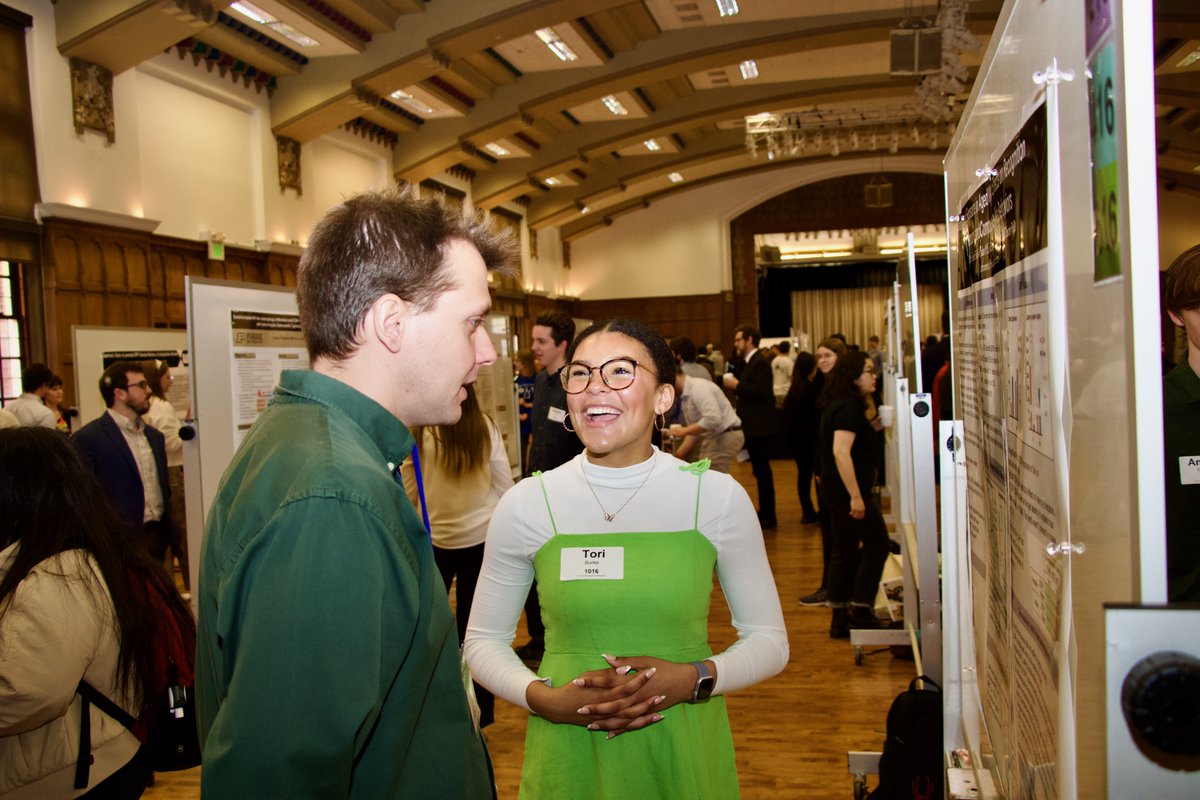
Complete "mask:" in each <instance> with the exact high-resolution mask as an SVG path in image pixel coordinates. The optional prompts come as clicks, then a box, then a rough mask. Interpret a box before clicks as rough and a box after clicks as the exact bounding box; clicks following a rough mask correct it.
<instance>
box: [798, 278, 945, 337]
mask: <svg viewBox="0 0 1200 800" xmlns="http://www.w3.org/2000/svg"><path fill="white" fill-rule="evenodd" d="M891 294H892V289H891V287H890V286H870V287H865V288H858V289H815V290H810V291H803V292H792V326H793V327H794V328H795V330H796V333H797V334H798V335H799V334H807V335H808V338H809V341H810V342H811V343H812V349H816V346H817V342H819V341H821V340H822V339H824V338H825V337H827V336H829V334H831V333H844V334H845V335H846V341H847V342H849V343H850V344H857V345H859V346H861V347H862V348H863V349H864V350H865V349H866V347H867V339H868V338H870V337H871V336H878V337H879V340H880V341H881V342H886V341H887V335H886V334H887V332H886V331H885V330H884V325H885V322H884V313H885V311H886V309H887V300H888V298H889V297H890V296H891ZM945 296H946V287H944V286H941V285H940V284H919V285H918V286H917V307H918V313H919V314H920V317H921V338H922V339H924V338H926V337H928V336H929V335H931V334H934V335H936V334H939V333H941V331H942V309H943V308H944V306H945Z"/></svg>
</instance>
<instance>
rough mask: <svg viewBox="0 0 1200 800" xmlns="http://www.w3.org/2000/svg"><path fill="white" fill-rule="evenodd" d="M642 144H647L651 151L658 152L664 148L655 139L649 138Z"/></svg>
mask: <svg viewBox="0 0 1200 800" xmlns="http://www.w3.org/2000/svg"><path fill="white" fill-rule="evenodd" d="M642 144H644V145H646V149H647V150H649V151H650V152H651V153H657V152H658V151H659V150H662V145H661V144H659V143H658V142H657V141H655V140H654V139H647V140H646V141H644V142H642Z"/></svg>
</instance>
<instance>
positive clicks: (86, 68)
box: [71, 58, 117, 144]
mask: <svg viewBox="0 0 1200 800" xmlns="http://www.w3.org/2000/svg"><path fill="white" fill-rule="evenodd" d="M71 107H72V110H73V112H74V113H73V116H74V119H75V133H76V134H80V135H82V134H83V132H84V130H85V129H90V130H93V131H97V132H99V133H103V134H104V135H105V136H107V137H108V143H109V144H112V143H113V142H115V141H116V140H117V128H116V121H115V119H114V117H113V76H112V72H111V71H110V70H107V69H105V68H104V67H102V66H100V65H99V64H93V63H92V62H90V61H84V60H83V59H82V58H72V59H71Z"/></svg>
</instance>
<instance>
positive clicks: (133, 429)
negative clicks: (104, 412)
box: [108, 408, 146, 433]
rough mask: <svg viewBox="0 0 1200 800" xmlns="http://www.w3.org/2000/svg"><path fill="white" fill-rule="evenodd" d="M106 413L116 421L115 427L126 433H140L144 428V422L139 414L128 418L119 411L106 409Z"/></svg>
mask: <svg viewBox="0 0 1200 800" xmlns="http://www.w3.org/2000/svg"><path fill="white" fill-rule="evenodd" d="M108 415H109V416H110V417H112V418H113V422H115V423H117V427H119V428H120V429H121V430H123V431H125V432H127V433H142V432H143V431H144V430H145V429H146V423H145V422H144V421H143V420H142V417H141V415H138V416H136V417H134V418H133V419H130V418H129V417H127V416H125V415H124V414H122V413H121V412H119V411H113V410H112V409H111V408H110V409H108Z"/></svg>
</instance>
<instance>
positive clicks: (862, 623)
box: [850, 606, 879, 630]
mask: <svg viewBox="0 0 1200 800" xmlns="http://www.w3.org/2000/svg"><path fill="white" fill-rule="evenodd" d="M850 627H851V628H859V629H866V630H875V629H876V628H878V627H879V618H878V617H876V616H875V611H874V609H871V608H868V607H867V606H850Z"/></svg>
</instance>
